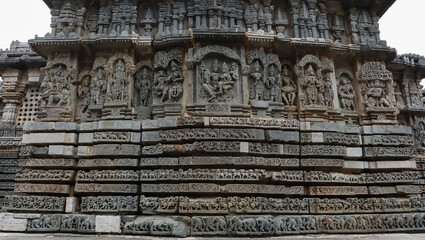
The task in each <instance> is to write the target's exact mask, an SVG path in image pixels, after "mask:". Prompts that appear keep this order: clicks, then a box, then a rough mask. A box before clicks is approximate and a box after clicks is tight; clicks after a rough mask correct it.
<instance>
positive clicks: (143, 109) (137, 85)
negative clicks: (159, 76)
mask: <svg viewBox="0 0 425 240" xmlns="http://www.w3.org/2000/svg"><path fill="white" fill-rule="evenodd" d="M152 100H153V71H152V63H151V61H149V60H145V61H141V62H139V63H137V64H136V73H135V75H134V97H133V107H135V110H136V113H137V118H138V119H149V118H150V116H151V113H152V107H151V106H152Z"/></svg>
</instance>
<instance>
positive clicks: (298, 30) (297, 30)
mask: <svg viewBox="0 0 425 240" xmlns="http://www.w3.org/2000/svg"><path fill="white" fill-rule="evenodd" d="M289 4H290V7H291V9H290V12H291V17H292V22H291V24H292V30H293V33H294V37H295V38H322V39H329V25H328V18H327V12H326V5H325V3H318V2H317V0H290V1H289Z"/></svg>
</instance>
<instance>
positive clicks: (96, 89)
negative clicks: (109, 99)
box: [90, 68, 106, 105]
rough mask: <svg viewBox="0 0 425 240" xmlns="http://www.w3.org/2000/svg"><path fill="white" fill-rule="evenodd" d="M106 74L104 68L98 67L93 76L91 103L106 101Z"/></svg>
mask: <svg viewBox="0 0 425 240" xmlns="http://www.w3.org/2000/svg"><path fill="white" fill-rule="evenodd" d="M105 81H106V74H105V70H104V69H103V68H98V69H97V72H96V74H95V76H94V78H93V81H92V83H91V89H90V99H91V104H93V105H101V104H103V102H104V99H103V95H104V93H105V91H106V84H105Z"/></svg>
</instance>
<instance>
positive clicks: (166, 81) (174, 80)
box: [153, 61, 183, 102]
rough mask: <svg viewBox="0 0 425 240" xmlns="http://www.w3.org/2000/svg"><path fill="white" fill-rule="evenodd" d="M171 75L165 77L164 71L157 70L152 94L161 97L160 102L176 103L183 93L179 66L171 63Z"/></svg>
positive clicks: (173, 62)
mask: <svg viewBox="0 0 425 240" xmlns="http://www.w3.org/2000/svg"><path fill="white" fill-rule="evenodd" d="M170 69H171V73H170V75H168V76H167V75H166V72H165V70H162V69H161V70H159V71H158V72H157V74H156V78H155V81H154V86H155V87H154V88H153V90H154V93H155V94H156V95H158V96H159V97H161V102H177V101H179V98H180V96H181V95H182V93H183V88H182V82H183V74H182V71H181V69H180V67H179V65H178V64H177V63H176V62H175V61H172V62H171V64H170Z"/></svg>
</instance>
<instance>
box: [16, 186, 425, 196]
mask: <svg viewBox="0 0 425 240" xmlns="http://www.w3.org/2000/svg"><path fill="white" fill-rule="evenodd" d="M70 190H71V186H70V185H65V184H36V183H16V184H15V192H20V193H35V194H57V195H68V194H69V193H70ZM74 191H75V193H78V194H97V193H125V194H137V193H139V192H141V193H153V194H169V193H174V194H176V193H187V194H189V193H194V194H244V193H247V192H250V193H252V194H255V195H259V194H272V195H303V196H306V195H311V196H334V195H343V196H356V195H396V194H421V193H422V192H423V187H422V186H421V185H393V186H309V187H308V186H292V185H291V186H287V185H276V184H275V185H270V184H223V185H220V184H215V183H178V184H177V183H170V184H168V183H167V184H163V183H159V184H141V185H138V184H101V183H76V184H75V189H74Z"/></svg>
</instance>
